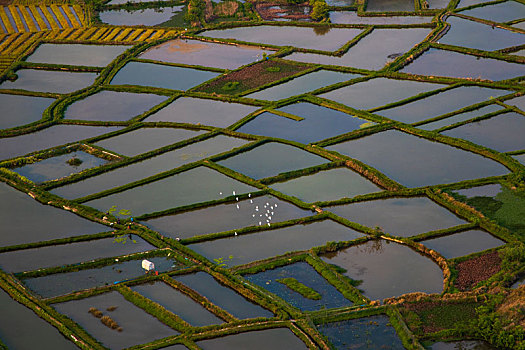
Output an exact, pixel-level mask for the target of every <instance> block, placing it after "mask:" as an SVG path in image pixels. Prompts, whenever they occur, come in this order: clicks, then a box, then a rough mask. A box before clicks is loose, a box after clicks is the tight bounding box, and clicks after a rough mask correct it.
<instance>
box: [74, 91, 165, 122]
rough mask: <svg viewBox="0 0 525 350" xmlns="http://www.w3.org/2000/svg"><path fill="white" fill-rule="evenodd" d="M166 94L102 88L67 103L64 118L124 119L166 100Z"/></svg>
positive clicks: (128, 118)
mask: <svg viewBox="0 0 525 350" xmlns="http://www.w3.org/2000/svg"><path fill="white" fill-rule="evenodd" d="M167 98H168V97H167V96H160V95H154V94H139V93H132V92H118V91H109V90H103V91H99V92H97V93H95V94H93V95H90V96H88V97H86V98H84V99H82V100H77V101H76V102H73V104H71V105H69V106H68V107H67V109H66V110H65V112H64V118H66V119H80V120H100V121H125V120H130V119H131V118H133V117H136V116H138V115H140V114H142V113H143V112H146V111H147V110H149V109H151V108H152V107H154V106H156V105H158V104H159V103H161V102H162V101H164V100H166V99H167Z"/></svg>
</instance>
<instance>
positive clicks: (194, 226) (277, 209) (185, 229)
mask: <svg viewBox="0 0 525 350" xmlns="http://www.w3.org/2000/svg"><path fill="white" fill-rule="evenodd" d="M266 203H268V204H269V209H270V210H271V212H272V213H273V214H272V215H271V217H272V219H271V222H274V223H275V222H280V221H287V220H292V219H298V218H300V217H304V216H310V215H312V214H313V213H312V212H311V211H309V210H304V209H301V208H298V207H296V206H295V205H293V204H291V203H288V202H284V201H281V200H279V199H277V198H275V197H273V196H262V197H255V198H253V197H252V198H251V199H245V200H240V201H238V202H237V201H236V202H235V203H228V204H221V205H216V206H212V207H207V208H204V209H199V210H193V211H186V212H184V213H180V214H176V215H168V216H161V217H158V218H154V219H151V220H147V221H144V222H143V223H144V224H145V225H146V226H148V227H149V228H151V229H153V230H155V231H157V232H160V233H161V234H163V235H165V236H169V237H172V238H189V237H193V236H198V235H202V234H207V233H213V232H221V231H229V230H234V229H237V228H243V227H248V226H256V225H258V222H259V221H261V218H262V216H260V215H262V213H263V211H264V212H265V213H266V210H267V209H265V206H266ZM256 209H257V210H256ZM264 217H265V220H264V221H265V223H266V218H267V217H266V216H264Z"/></svg>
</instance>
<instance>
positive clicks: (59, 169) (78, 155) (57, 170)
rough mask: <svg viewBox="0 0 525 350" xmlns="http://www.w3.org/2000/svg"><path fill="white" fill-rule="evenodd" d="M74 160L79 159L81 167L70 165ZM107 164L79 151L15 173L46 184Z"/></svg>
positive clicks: (19, 169) (24, 167)
mask: <svg viewBox="0 0 525 350" xmlns="http://www.w3.org/2000/svg"><path fill="white" fill-rule="evenodd" d="M73 158H74V159H79V160H80V161H82V163H81V164H79V165H71V164H69V163H68V161H69V160H71V159H73ZM105 163H107V161H106V160H104V159H102V158H97V157H95V156H93V155H91V154H89V153H86V152H82V151H77V152H73V153H67V154H63V155H60V156H56V157H51V158H47V159H44V160H41V161H39V162H36V163H32V164H27V165H24V166H23V167H20V168H15V169H13V171H16V172H17V173H19V174H20V175H22V176H25V177H26V178H28V179H29V180H31V181H33V182H44V181H49V180H55V179H59V178H61V177H65V176H69V175H71V174H75V173H79V172H81V171H84V170H86V169H90V168H94V167H97V166H101V165H104V164H105Z"/></svg>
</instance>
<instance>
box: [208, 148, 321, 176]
mask: <svg viewBox="0 0 525 350" xmlns="http://www.w3.org/2000/svg"><path fill="white" fill-rule="evenodd" d="M327 162H328V160H327V159H325V158H322V157H320V156H318V155H315V154H313V153H309V152H306V151H303V150H302V149H300V148H296V147H293V146H289V145H285V144H282V143H277V142H268V143H265V144H263V145H261V146H258V147H256V148H254V149H252V150H249V151H247V152H244V153H241V154H237V155H235V156H233V157H231V158H227V159H225V160H221V161H219V162H218V164H220V165H222V166H225V167H227V168H231V169H233V170H235V171H238V172H240V173H243V174H245V175H247V176H250V177H252V178H255V179H261V178H264V177H269V176H274V175H278V174H280V173H284V172H288V171H292V170H298V169H302V168H308V167H312V166H315V165H320V164H323V163H327ZM254 164H257V167H254V166H253V165H254Z"/></svg>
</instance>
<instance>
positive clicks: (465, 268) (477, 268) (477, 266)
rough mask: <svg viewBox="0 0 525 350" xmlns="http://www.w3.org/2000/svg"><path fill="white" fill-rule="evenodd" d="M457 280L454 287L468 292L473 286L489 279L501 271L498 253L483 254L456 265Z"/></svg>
mask: <svg viewBox="0 0 525 350" xmlns="http://www.w3.org/2000/svg"><path fill="white" fill-rule="evenodd" d="M456 269H457V270H458V278H457V279H456V282H455V285H456V287H457V288H458V289H459V290H461V291H466V290H470V289H471V288H472V287H473V286H474V285H476V284H478V283H479V282H481V281H484V280H486V279H488V278H490V277H491V276H492V275H494V274H495V273H497V272H498V271H499V270H500V269H501V258H500V257H499V253H498V252H492V253H488V254H484V255H482V256H479V257H477V258H474V259H470V260H467V261H463V262H461V263H459V264H457V265H456Z"/></svg>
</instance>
